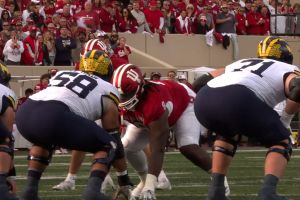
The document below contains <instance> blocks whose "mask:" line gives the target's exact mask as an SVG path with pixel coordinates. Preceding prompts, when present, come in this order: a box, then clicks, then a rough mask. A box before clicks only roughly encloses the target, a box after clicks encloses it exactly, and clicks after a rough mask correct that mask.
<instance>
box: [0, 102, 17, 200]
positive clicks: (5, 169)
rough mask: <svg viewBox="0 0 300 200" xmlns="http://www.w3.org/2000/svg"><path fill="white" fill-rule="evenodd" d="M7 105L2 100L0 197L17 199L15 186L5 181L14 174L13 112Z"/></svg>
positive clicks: (0, 118) (9, 199) (6, 199)
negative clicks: (9, 185)
mask: <svg viewBox="0 0 300 200" xmlns="http://www.w3.org/2000/svg"><path fill="white" fill-rule="evenodd" d="M8 105H9V104H8V102H6V101H5V100H3V101H2V111H3V113H2V114H1V117H0V194H1V198H3V199H5V200H17V198H16V196H15V194H14V193H12V192H14V191H13V189H15V187H12V188H9V187H8V184H7V181H10V180H9V179H8V178H9V177H12V176H13V175H14V176H15V170H14V165H13V154H14V145H13V143H14V140H13V136H12V130H13V123H14V120H15V114H14V111H13V109H12V108H11V107H10V106H8ZM11 182H12V183H14V180H11ZM12 186H13V185H12ZM11 189H12V190H11ZM9 190H11V191H12V192H11V191H9Z"/></svg>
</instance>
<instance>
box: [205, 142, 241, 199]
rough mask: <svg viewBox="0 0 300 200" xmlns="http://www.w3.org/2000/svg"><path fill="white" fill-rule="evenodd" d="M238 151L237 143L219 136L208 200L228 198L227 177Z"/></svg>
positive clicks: (214, 152) (215, 146)
mask: <svg viewBox="0 0 300 200" xmlns="http://www.w3.org/2000/svg"><path fill="white" fill-rule="evenodd" d="M235 151H236V144H235V142H234V141H230V140H227V139H224V138H218V139H217V140H216V141H215V142H214V145H213V153H212V169H211V172H212V173H211V177H212V182H211V185H210V187H209V192H208V198H207V199H208V200H227V198H226V188H225V184H224V182H225V179H226V174H227V172H228V169H229V166H230V163H231V161H232V158H233V156H234V154H235Z"/></svg>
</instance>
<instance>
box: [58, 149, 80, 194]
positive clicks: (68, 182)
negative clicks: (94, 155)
mask: <svg viewBox="0 0 300 200" xmlns="http://www.w3.org/2000/svg"><path fill="white" fill-rule="evenodd" d="M84 158H85V152H83V151H76V150H73V151H72V156H71V159H70V166H69V171H68V175H67V177H66V178H65V180H64V181H62V182H61V183H59V184H58V185H55V186H53V189H54V190H75V184H76V178H77V173H78V171H79V169H80V166H81V164H82V162H83V161H84Z"/></svg>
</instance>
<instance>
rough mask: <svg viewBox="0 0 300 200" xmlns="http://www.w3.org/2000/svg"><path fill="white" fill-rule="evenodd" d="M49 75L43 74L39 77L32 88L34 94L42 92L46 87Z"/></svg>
mask: <svg viewBox="0 0 300 200" xmlns="http://www.w3.org/2000/svg"><path fill="white" fill-rule="evenodd" d="M50 78H51V75H50V74H49V73H46V74H43V75H41V77H40V82H39V83H38V84H36V85H35V86H34V93H37V92H39V91H41V90H44V89H46V88H47V87H48V84H49V80H50Z"/></svg>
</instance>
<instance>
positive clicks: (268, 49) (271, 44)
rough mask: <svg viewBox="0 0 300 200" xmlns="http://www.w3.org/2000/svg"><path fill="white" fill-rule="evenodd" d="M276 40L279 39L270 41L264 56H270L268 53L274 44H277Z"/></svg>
mask: <svg viewBox="0 0 300 200" xmlns="http://www.w3.org/2000/svg"><path fill="white" fill-rule="evenodd" d="M278 40H279V38H277V39H275V40H272V41H271V42H270V44H269V45H268V48H267V49H266V54H265V55H269V54H270V51H271V49H272V47H273V45H274V44H275V43H276V42H278Z"/></svg>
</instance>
